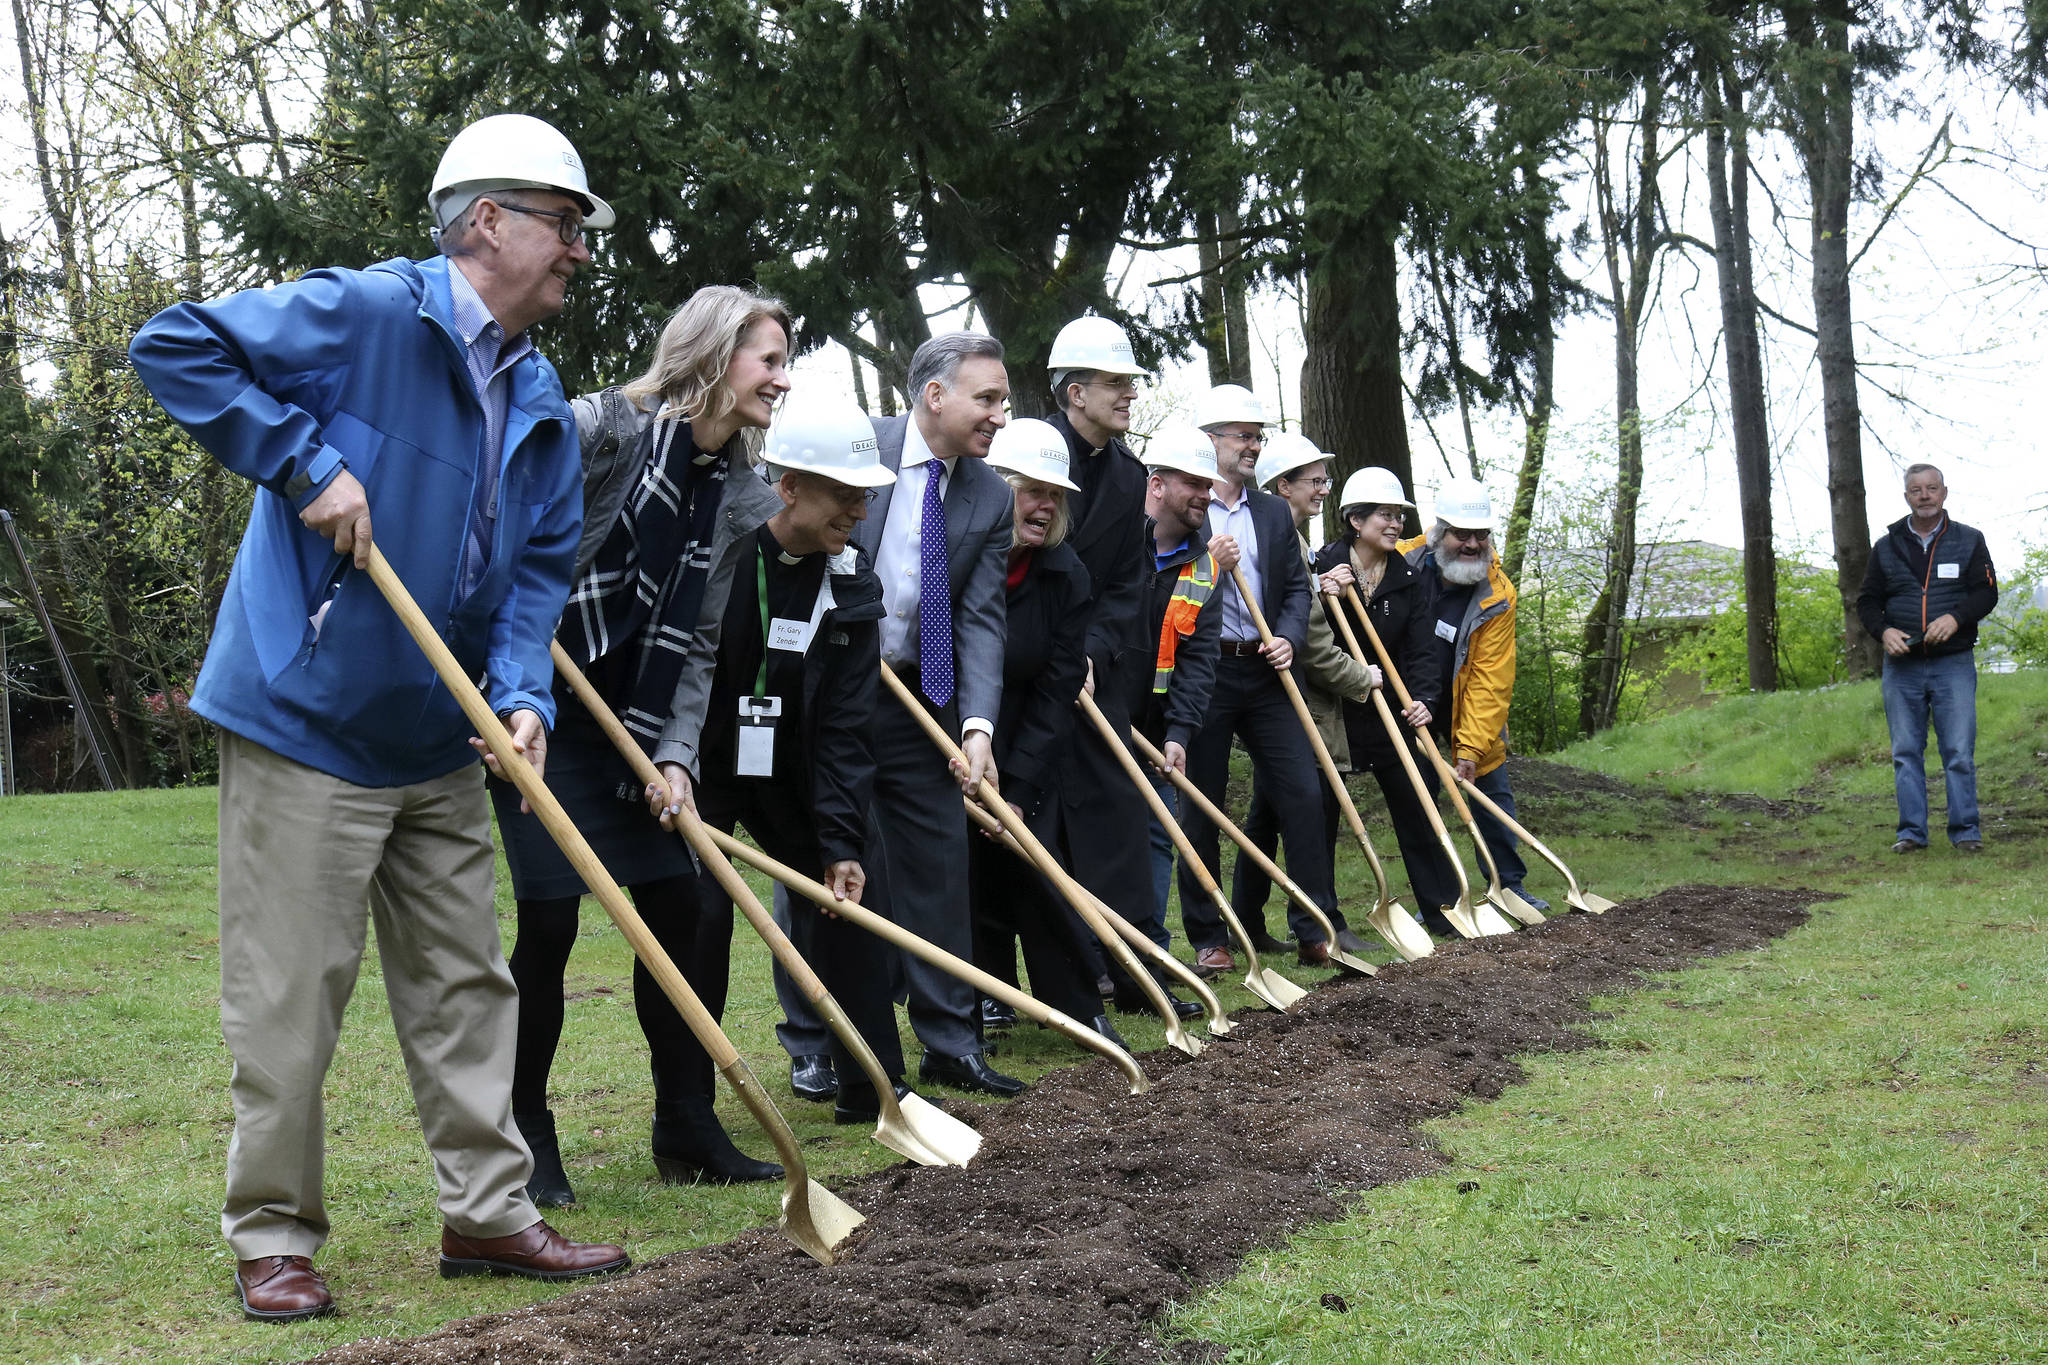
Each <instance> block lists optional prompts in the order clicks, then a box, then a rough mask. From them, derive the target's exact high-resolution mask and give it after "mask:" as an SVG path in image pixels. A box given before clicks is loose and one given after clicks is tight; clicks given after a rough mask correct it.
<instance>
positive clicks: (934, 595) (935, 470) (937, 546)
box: [917, 459, 953, 706]
mask: <svg viewBox="0 0 2048 1365" xmlns="http://www.w3.org/2000/svg"><path fill="white" fill-rule="evenodd" d="M945 472H946V466H945V465H944V464H943V463H941V462H940V461H938V460H936V459H934V460H933V461H932V462H931V463H930V464H927V465H926V466H925V467H924V514H923V515H922V516H921V517H920V518H919V519H918V524H917V548H918V558H917V564H918V582H917V685H918V688H919V690H921V691H922V692H923V693H924V694H925V696H927V697H929V698H930V699H931V703H932V705H934V706H944V705H945V704H946V703H947V702H949V701H951V700H953V585H952V583H951V582H950V581H949V580H948V578H947V576H946V505H945V503H944V502H943V501H941V500H940V497H939V479H940V478H941V477H942V476H943V475H944V474H945Z"/></svg>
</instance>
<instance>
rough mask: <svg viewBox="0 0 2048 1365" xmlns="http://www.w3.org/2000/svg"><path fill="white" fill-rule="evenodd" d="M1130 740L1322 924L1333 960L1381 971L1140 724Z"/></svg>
mask: <svg viewBox="0 0 2048 1365" xmlns="http://www.w3.org/2000/svg"><path fill="white" fill-rule="evenodd" d="M1131 743H1132V744H1133V745H1135V746H1136V747H1137V750H1138V752H1139V753H1141V754H1143V755H1144V756H1145V761H1146V762H1147V763H1150V764H1151V765H1152V766H1153V767H1154V768H1156V769H1158V770H1159V771H1160V772H1162V773H1165V774H1166V780H1167V781H1169V782H1171V783H1172V784H1173V786H1174V790H1176V791H1178V792H1179V793H1180V794H1181V795H1182V796H1185V797H1186V798H1187V799H1188V800H1190V801H1192V802H1194V803H1195V809H1197V810H1199V811H1201V812H1202V814H1204V815H1206V816H1208V817H1209V821H1210V823H1212V824H1214V825H1215V826H1216V828H1218V829H1220V830H1222V831H1223V832H1224V833H1225V834H1226V835H1228V836H1229V837H1230V841H1231V842H1232V843H1234V844H1236V845H1237V847H1238V850H1239V852H1240V853H1241V854H1242V856H1244V857H1247V858H1250V859H1251V860H1252V862H1253V864H1255V865H1256V866H1257V867H1258V869H1259V871H1261V872H1263V873H1265V874H1266V876H1267V878H1268V879H1269V880H1271V881H1272V883H1273V884H1274V885H1275V886H1277V887H1280V888H1281V889H1282V890H1284V891H1285V892H1286V893H1287V895H1288V897H1289V898H1290V899H1292V900H1293V901H1294V903H1295V904H1296V905H1299V906H1300V907H1301V908H1302V909H1303V910H1305V911H1307V912H1308V913H1309V915H1310V916H1312V917H1313V918H1314V919H1315V920H1316V922H1317V923H1319V924H1321V925H1322V926H1323V932H1324V933H1326V934H1328V935H1329V936H1330V938H1329V943H1330V961H1332V962H1334V963H1336V964H1338V965H1339V966H1341V967H1346V968H1348V969H1350V970H1351V971H1354V972H1357V973H1358V974H1359V975H1361V976H1377V975H1378V974H1379V968H1377V967H1375V966H1373V965H1372V964H1371V963H1370V962H1367V961H1366V960H1365V959H1364V958H1362V957H1358V956H1356V955H1354V954H1352V953H1347V952H1345V951H1344V950H1343V949H1342V948H1340V947H1338V946H1337V926H1336V925H1334V924H1332V923H1330V917H1329V916H1328V915H1326V914H1324V913H1323V908H1322V907H1321V906H1320V905H1317V904H1316V903H1315V901H1314V900H1313V899H1312V898H1311V897H1310V896H1309V894H1308V892H1306V891H1304V890H1302V889H1301V888H1300V887H1299V886H1297V885H1295V883H1294V879H1293V878H1291V877H1289V876H1288V875H1287V874H1286V873H1285V872H1283V871H1281V869H1280V864H1278V863H1276V862H1274V861H1273V860H1272V859H1271V858H1270V857H1268V856H1267V855H1266V850H1264V849H1262V848H1260V847H1259V846H1258V845H1257V844H1255V843H1253V842H1252V841H1251V840H1250V839H1249V838H1247V837H1246V835H1245V832H1244V831H1243V830H1241V829H1239V828H1238V827H1237V825H1236V824H1235V823H1234V822H1233V821H1232V820H1231V818H1230V817H1229V816H1227V815H1225V814H1224V813H1223V812H1222V811H1221V810H1219V809H1218V808H1217V806H1216V803H1215V802H1214V801H1211V800H1210V799H1209V798H1208V797H1207V796H1205V795H1203V794H1202V789H1201V788H1200V787H1197V786H1196V785H1195V784H1194V783H1193V782H1191V781H1189V780H1188V775H1187V774H1186V773H1182V772H1175V771H1174V770H1173V769H1171V768H1169V767H1167V766H1166V755H1165V754H1162V753H1160V752H1159V750H1157V749H1155V748H1153V747H1152V741H1151V740H1149V739H1147V738H1145V736H1143V735H1142V734H1140V733H1138V727H1137V726H1135V725H1133V726H1132V727H1131Z"/></svg>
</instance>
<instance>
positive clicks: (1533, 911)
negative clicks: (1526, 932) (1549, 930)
mask: <svg viewBox="0 0 2048 1365" xmlns="http://www.w3.org/2000/svg"><path fill="white" fill-rule="evenodd" d="M1486 898H1487V899H1488V900H1490V901H1492V902H1493V903H1494V904H1495V905H1497V906H1499V907H1500V908H1501V909H1503V910H1505V911H1507V913H1508V914H1510V915H1512V916H1514V917H1515V918H1516V919H1518V920H1520V921H1521V922H1522V923H1524V924H1542V923H1543V922H1544V921H1545V919H1547V918H1548V917H1547V916H1546V915H1545V914H1544V913H1543V912H1542V911H1541V910H1538V909H1537V908H1536V907H1535V906H1533V905H1531V904H1529V902H1527V901H1526V900H1523V899H1522V898H1521V897H1520V896H1517V895H1516V894H1515V893H1514V892H1512V891H1510V890H1508V889H1507V888H1506V887H1504V886H1498V887H1495V888H1494V889H1493V890H1491V891H1488V892H1487V893H1486Z"/></svg>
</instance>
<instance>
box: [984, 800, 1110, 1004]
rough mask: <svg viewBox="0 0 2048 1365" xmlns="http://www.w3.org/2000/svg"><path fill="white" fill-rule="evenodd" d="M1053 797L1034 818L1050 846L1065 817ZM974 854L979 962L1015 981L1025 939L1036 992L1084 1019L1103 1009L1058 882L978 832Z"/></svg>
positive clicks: (1039, 833) (1026, 964) (1093, 972)
mask: <svg viewBox="0 0 2048 1365" xmlns="http://www.w3.org/2000/svg"><path fill="white" fill-rule="evenodd" d="M1053 800H1054V798H1049V799H1048V800H1047V801H1046V805H1045V808H1043V809H1041V810H1040V811H1039V812H1038V814H1037V816H1036V818H1034V819H1033V820H1032V821H1031V822H1030V825H1031V832H1032V833H1033V834H1035V835H1037V836H1038V840H1039V842H1040V843H1042V844H1044V845H1046V847H1047V848H1051V847H1052V834H1053V827H1054V826H1055V825H1056V824H1057V823H1058V819H1057V816H1056V813H1055V811H1054V810H1053V809H1052V806H1053ZM967 860H968V864H969V873H970V876H971V878H972V882H973V887H974V965H975V966H977V967H979V968H981V969H982V970H983V971H985V972H987V973H988V974H989V975H990V976H993V977H995V978H996V979H997V980H998V981H1004V982H1007V983H1009V984H1010V985H1012V986H1014V985H1016V984H1017V950H1018V946H1019V945H1020V944H1021V945H1022V947H1023V951H1024V970H1025V971H1026V972H1028V973H1030V977H1031V994H1032V995H1033V996H1034V997H1036V998H1037V999H1038V1000H1039V1001H1040V1002H1042V1003H1044V1004H1047V1005H1050V1006H1052V1008H1054V1009H1056V1010H1059V1011H1060V1012H1061V1013H1063V1014H1066V1015H1068V1016H1069V1017H1071V1018H1074V1019H1078V1020H1080V1021H1081V1022H1082V1023H1084V1024H1085V1023H1087V1022H1088V1021H1089V1020H1090V1019H1093V1018H1094V1017H1095V1016H1096V1015H1098V1014H1100V1013H1102V1005H1101V997H1100V996H1098V995H1097V994H1096V992H1095V977H1096V967H1095V963H1094V960H1093V959H1092V958H1091V957H1090V956H1089V955H1088V954H1087V953H1085V952H1084V951H1083V949H1082V944H1081V942H1080V941H1079V939H1078V938H1077V937H1076V935H1075V934H1074V932H1073V929H1072V928H1071V927H1070V925H1069V923H1068V916H1069V915H1070V914H1071V913H1072V912H1071V911H1070V910H1069V908H1068V906H1067V903H1066V901H1065V900H1064V899H1063V898H1061V896H1060V895H1059V893H1058V892H1056V891H1054V890H1053V888H1052V884H1051V883H1050V882H1048V881H1046V879H1045V878H1044V877H1043V876H1041V875H1039V872H1038V870H1037V869H1036V868H1034V867H1032V866H1031V865H1030V864H1029V863H1026V862H1025V861H1024V860H1023V859H1021V858H1019V857H1018V856H1017V855H1016V854H1014V853H1012V852H1011V851H1010V850H1009V849H1007V848H1003V847H1001V846H1000V845H998V844H996V843H994V842H993V841H992V840H989V839H986V838H983V837H982V836H981V835H979V834H976V835H975V836H974V837H973V838H971V839H970V840H969V841H968V854H967ZM1090 937H1091V938H1092V937H1093V935H1092V934H1091V935H1090Z"/></svg>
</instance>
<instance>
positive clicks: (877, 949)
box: [697, 781, 903, 1081]
mask: <svg viewBox="0 0 2048 1365" xmlns="http://www.w3.org/2000/svg"><path fill="white" fill-rule="evenodd" d="M697 809H698V811H699V813H700V814H701V815H702V816H703V819H704V823H705V824H707V825H710V826H711V827H712V828H714V829H718V830H723V831H724V832H726V833H727V834H730V833H732V831H733V828H734V827H735V826H737V825H745V826H746V827H747V833H749V834H751V835H752V836H753V837H754V842H755V843H756V844H758V845H760V847H761V851H762V852H763V853H766V854H767V855H768V856H769V857H771V858H773V859H775V860H776V861H777V862H780V863H787V864H788V865H789V866H791V867H793V868H795V869H796V870H797V871H799V872H813V871H815V873H816V874H817V876H818V878H819V880H820V881H822V880H824V876H823V872H824V870H823V869H822V868H820V867H819V866H818V858H819V853H818V831H817V826H816V825H815V823H813V821H812V819H811V810H810V796H809V794H808V793H807V792H805V791H802V790H790V789H788V788H785V787H782V786H780V785H779V784H775V783H769V782H748V781H735V782H732V783H729V784H724V785H721V786H718V787H709V786H707V787H700V788H699V789H698V791H697ZM862 866H863V868H864V869H865V866H866V864H865V863H863V864H862ZM697 888H698V895H699V897H700V898H701V900H702V901H703V903H704V905H705V906H706V908H707V911H709V910H722V911H723V913H724V917H725V923H726V925H727V926H728V932H729V931H730V926H731V924H732V914H733V907H732V901H731V900H730V899H728V898H727V896H726V894H725V888H723V887H721V886H720V885H719V884H718V882H717V880H716V879H715V878H713V877H712V876H711V874H710V873H709V872H708V871H707V872H705V873H703V874H702V876H701V878H700V879H699V881H698V883H697ZM861 899H862V901H863V903H866V902H868V901H870V900H871V899H872V898H871V897H869V896H867V895H866V894H863V895H862V897H861ZM786 909H787V918H786V922H784V923H783V930H784V932H785V933H787V934H788V935H789V940H790V942H791V943H794V944H795V945H796V950H797V952H799V953H801V954H802V955H803V959H804V961H805V962H807V963H809V964H810V966H811V970H812V971H814V972H816V973H817V974H818V977H819V979H820V980H822V981H823V982H824V983H825V989H826V990H827V991H829V992H831V994H832V998H833V999H834V1000H837V1001H838V1002H839V1007H840V1008H841V1009H842V1010H844V1011H846V1017H847V1019H848V1020H849V1021H850V1022H851V1023H852V1024H853V1027H854V1031H855V1032H856V1033H858V1034H860V1036H861V1040H862V1041H863V1042H865V1043H866V1044H867V1045H868V1047H869V1048H870V1049H871V1050H872V1051H873V1052H874V1054H875V1060H877V1061H878V1062H880V1063H881V1064H882V1070H883V1071H885V1072H887V1073H888V1074H889V1076H890V1078H891V1079H894V1080H900V1079H902V1076H903V1044H902V1041H901V1040H900V1039H899V1038H898V1037H897V1036H896V1009H895V1006H894V1004H893V1003H892V1002H891V998H890V987H889V958H890V954H891V953H892V952H893V949H891V948H890V947H889V945H888V944H887V943H885V942H883V941H882V940H881V939H879V938H877V937H875V935H873V934H871V933H869V932H868V931H867V930H865V929H861V928H858V927H856V926H855V925H853V924H850V923H848V922H847V921H845V920H842V919H834V918H833V917H831V916H829V915H827V914H825V913H824V912H822V911H821V910H819V909H818V908H817V907H816V906H815V905H814V904H813V903H812V902H810V901H808V900H803V899H800V898H798V897H794V896H792V897H790V898H789V900H788V903H787V907H786ZM778 918H780V917H778ZM775 993H776V995H777V996H778V997H779V998H782V999H785V1000H787V999H791V998H794V999H798V1000H802V1001H803V1003H804V1006H805V1008H806V1009H809V1007H810V1001H809V999H808V998H807V997H805V996H804V995H803V994H802V993H801V992H800V991H798V990H797V987H796V983H795V981H793V980H791V978H790V976H789V974H788V973H787V972H785V971H784V970H783V969H782V964H780V963H777V964H776V966H775ZM813 1013H814V1014H815V1011H813ZM819 1031H820V1035H821V1036H820V1039H819V1043H818V1047H817V1050H818V1051H820V1052H823V1051H827V1050H829V1051H830V1052H831V1054H832V1058H833V1062H834V1064H835V1065H836V1067H837V1069H838V1073H839V1076H840V1078H841V1079H842V1080H846V1081H853V1080H856V1079H858V1078H859V1077H860V1075H861V1071H860V1068H859V1066H858V1064H857V1063H855V1062H854V1060H853V1058H852V1056H851V1055H849V1054H848V1053H847V1051H846V1046H845V1044H843V1043H841V1042H840V1041H839V1036H838V1035H837V1034H835V1033H833V1032H832V1031H831V1030H830V1029H829V1028H826V1027H825V1026H824V1023H823V1021H822V1020H820V1022H819ZM706 1065H707V1066H708V1065H709V1062H708V1059H707V1062H706Z"/></svg>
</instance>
